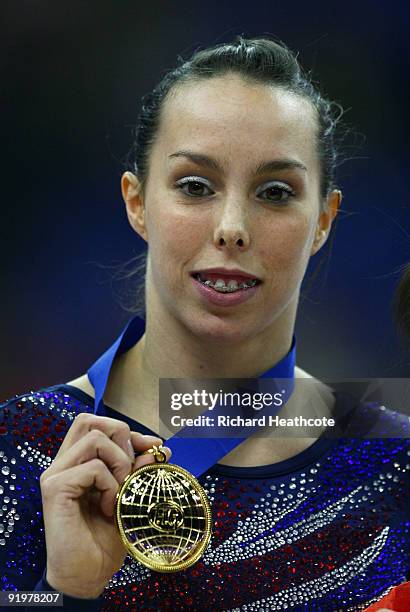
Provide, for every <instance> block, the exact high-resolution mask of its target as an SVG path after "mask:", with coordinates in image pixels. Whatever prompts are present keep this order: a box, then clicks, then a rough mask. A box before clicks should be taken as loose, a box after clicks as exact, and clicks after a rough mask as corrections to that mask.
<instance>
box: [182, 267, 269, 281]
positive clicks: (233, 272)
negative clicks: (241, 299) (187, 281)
mask: <svg viewBox="0 0 410 612" xmlns="http://www.w3.org/2000/svg"><path fill="white" fill-rule="evenodd" d="M206 273H208V274H220V275H221V276H228V277H229V276H241V277H243V278H251V279H256V280H258V281H259V282H262V281H261V279H260V278H258V277H257V276H256V275H255V274H249V273H248V272H245V271H244V270H240V269H239V268H204V269H202V270H194V271H193V272H191V276H195V275H197V274H206Z"/></svg>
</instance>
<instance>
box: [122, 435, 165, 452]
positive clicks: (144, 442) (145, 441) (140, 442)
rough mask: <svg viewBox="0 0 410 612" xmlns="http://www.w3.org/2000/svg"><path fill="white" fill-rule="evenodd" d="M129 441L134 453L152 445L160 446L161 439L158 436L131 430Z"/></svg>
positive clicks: (145, 449)
mask: <svg viewBox="0 0 410 612" xmlns="http://www.w3.org/2000/svg"><path fill="white" fill-rule="evenodd" d="M130 435H131V443H132V446H133V448H134V451H135V453H143V452H144V451H147V450H148V449H149V448H152V447H153V446H161V444H162V440H161V438H159V437H158V436H151V435H145V434H142V433H139V432H138V431H131V432H130Z"/></svg>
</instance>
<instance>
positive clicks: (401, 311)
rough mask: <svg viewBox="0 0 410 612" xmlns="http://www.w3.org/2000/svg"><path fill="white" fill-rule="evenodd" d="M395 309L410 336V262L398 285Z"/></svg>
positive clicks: (404, 329)
mask: <svg viewBox="0 0 410 612" xmlns="http://www.w3.org/2000/svg"><path fill="white" fill-rule="evenodd" d="M395 311H396V319H397V322H398V324H399V326H400V328H401V329H402V330H403V331H404V332H405V333H406V334H407V336H408V338H410V264H408V265H407V266H406V268H405V270H404V273H403V275H402V277H401V280H400V283H399V285H398V287H397V291H396V296H395Z"/></svg>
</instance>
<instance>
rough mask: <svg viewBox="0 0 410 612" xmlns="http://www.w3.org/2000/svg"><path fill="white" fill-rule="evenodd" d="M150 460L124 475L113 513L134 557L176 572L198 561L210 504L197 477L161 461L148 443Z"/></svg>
mask: <svg viewBox="0 0 410 612" xmlns="http://www.w3.org/2000/svg"><path fill="white" fill-rule="evenodd" d="M149 452H152V454H154V457H155V460H156V463H152V464H149V465H144V466H143V467H140V468H138V469H137V470H136V471H135V472H133V473H132V474H130V475H129V476H127V478H126V479H125V481H124V483H123V484H122V486H121V488H120V490H119V491H118V493H117V503H116V512H115V519H116V525H117V528H118V530H119V533H120V536H121V539H122V542H123V544H124V546H125V548H126V549H127V551H128V552H129V553H130V555H132V556H133V557H134V558H135V559H136V560H137V561H139V562H140V563H142V565H145V566H146V567H148V568H149V569H152V570H155V571H157V572H178V571H181V570H184V569H186V568H188V567H190V566H191V565H193V564H194V563H196V561H198V559H199V558H200V557H201V555H202V554H203V552H204V551H205V549H206V547H207V546H208V544H209V540H210V538H211V529H212V528H211V520H212V515H211V507H210V504H209V501H208V497H207V495H206V493H205V491H204V489H203V488H202V487H201V485H200V484H199V482H198V481H197V479H196V478H195V477H194V476H193V475H192V474H190V473H189V472H188V471H187V470H184V469H183V468H181V467H179V466H178V465H173V464H170V463H166V455H165V453H163V452H162V451H161V448H157V447H153V449H150V451H149Z"/></svg>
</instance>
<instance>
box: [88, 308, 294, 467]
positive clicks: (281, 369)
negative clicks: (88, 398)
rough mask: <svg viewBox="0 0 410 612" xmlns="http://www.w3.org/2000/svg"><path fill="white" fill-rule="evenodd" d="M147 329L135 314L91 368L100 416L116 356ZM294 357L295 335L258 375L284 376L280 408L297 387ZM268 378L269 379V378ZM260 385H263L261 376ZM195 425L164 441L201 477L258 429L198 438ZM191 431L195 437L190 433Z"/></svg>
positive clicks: (268, 412) (175, 457)
mask: <svg viewBox="0 0 410 612" xmlns="http://www.w3.org/2000/svg"><path fill="white" fill-rule="evenodd" d="M144 332H145V321H143V320H142V319H140V318H139V317H134V318H133V319H131V320H130V321H129V322H128V323H127V325H126V326H125V329H124V331H123V332H122V333H121V334H120V336H119V337H118V338H117V340H116V341H115V342H114V344H113V345H112V346H110V348H109V349H108V350H107V351H105V353H103V354H102V355H101V357H99V359H97V361H96V362H95V363H94V364H93V365H92V366H91V367H90V368H89V370H88V372H87V374H88V378H89V380H90V382H91V384H92V385H93V387H94V391H95V400H94V414H96V415H99V416H104V415H105V414H106V412H105V406H104V401H103V397H104V393H105V388H106V386H107V381H108V377H109V374H110V370H111V366H112V363H113V361H114V359H115V358H116V357H117V356H118V355H121V354H122V353H124V352H126V351H127V350H129V349H130V348H131V347H132V346H134V345H135V344H136V343H137V342H138V340H139V339H140V338H141V337H142V336H143V334H144ZM295 361H296V342H295V338H293V341H292V346H291V348H290V350H289V352H288V353H287V355H285V357H284V358H283V359H281V361H279V362H278V363H277V364H276V365H274V366H273V368H271V369H270V370H268V371H267V372H264V374H262V375H261V376H260V377H259V378H260V379H268V378H273V379H281V384H283V385H284V386H285V389H284V391H285V398H284V401H283V403H282V405H281V406H280V409H282V407H283V405H284V404H285V403H286V401H287V400H288V399H289V397H290V395H291V394H292V392H293V389H294V385H295V376H294V370H295ZM265 382H266V383H268V381H265ZM261 386H262V387H263V386H264V385H263V381H262V380H261ZM218 409H220V407H218V406H216V407H215V409H214V410H213V416H215V417H217V415H218ZM275 412H276V413H277V412H278V409H276V410H275V409H267V408H264V409H263V410H261V411H260V412H259V413H258V416H261V415H262V414H264V415H272V414H274V413H275ZM195 429H196V428H194V427H184V428H183V429H181V431H179V432H178V433H177V434H175V435H174V436H172V437H171V438H169V439H168V440H166V442H165V444H166V446H168V447H169V448H170V449H171V450H172V462H173V463H176V464H178V465H180V466H181V467H183V468H185V469H186V470H188V471H189V472H191V474H193V475H194V476H196V477H199V476H200V475H201V474H203V473H204V472H206V471H207V470H208V469H209V468H210V467H212V466H213V465H214V464H215V463H217V462H218V460H219V459H221V458H222V457H224V456H225V455H227V454H228V453H230V452H231V451H232V450H233V449H234V448H236V446H238V445H239V444H241V442H244V440H246V439H247V438H248V437H249V436H250V435H251V434H252V433H254V432H255V431H256V430H257V429H258V426H257V425H256V426H255V427H253V428H247V433H246V435H242V436H240V437H235V438H232V437H230V438H198V437H196V436H195ZM191 431H192V437H190V432H191Z"/></svg>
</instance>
